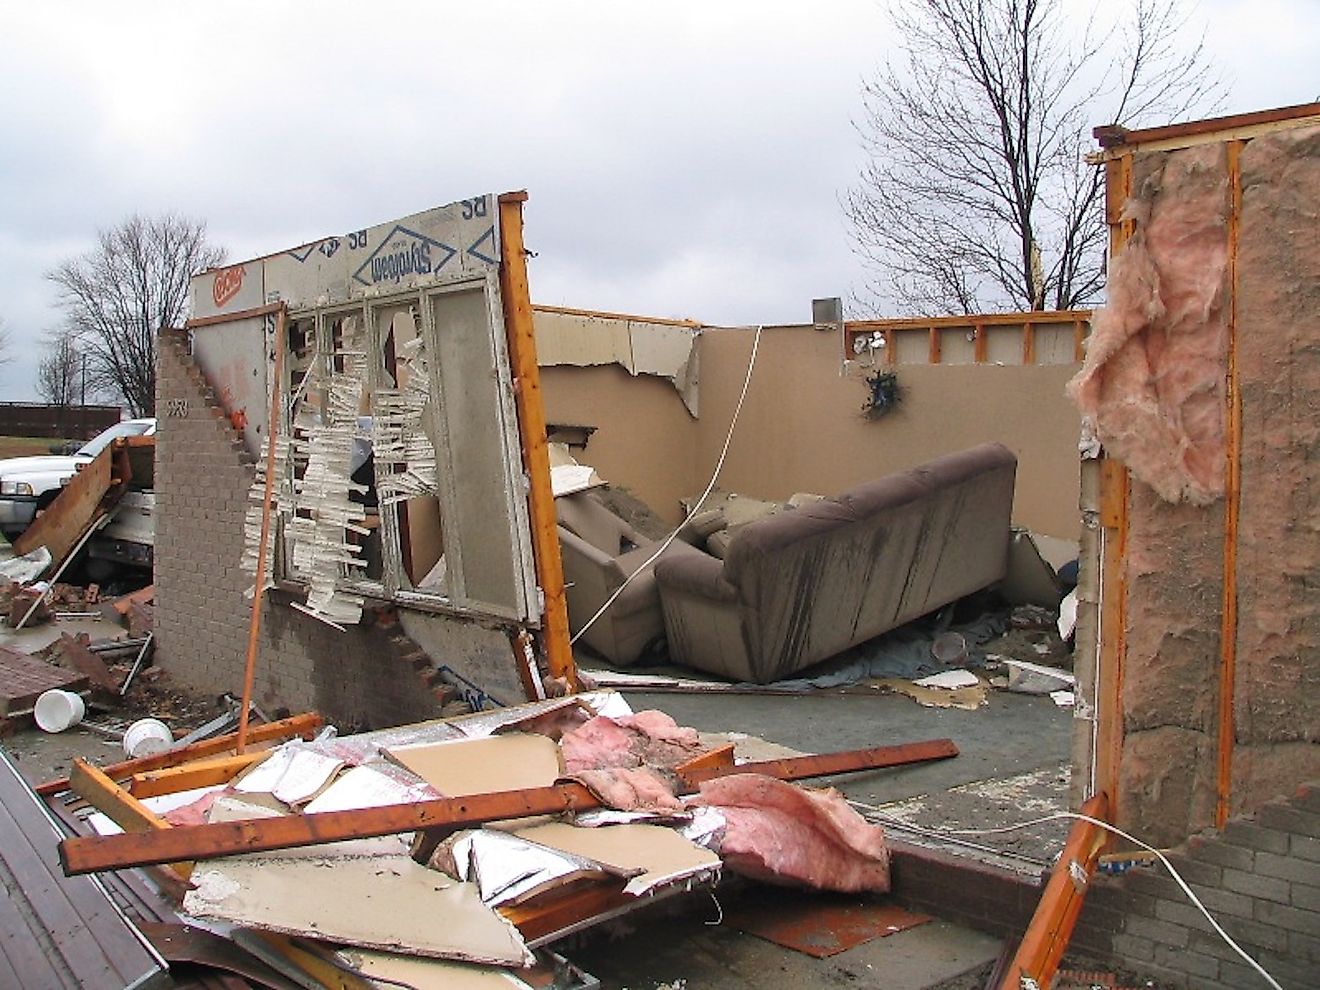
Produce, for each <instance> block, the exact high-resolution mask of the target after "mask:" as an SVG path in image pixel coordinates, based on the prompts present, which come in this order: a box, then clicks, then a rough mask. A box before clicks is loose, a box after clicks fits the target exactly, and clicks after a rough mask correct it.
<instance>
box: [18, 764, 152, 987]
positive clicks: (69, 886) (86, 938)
mask: <svg viewBox="0 0 1320 990" xmlns="http://www.w3.org/2000/svg"><path fill="white" fill-rule="evenodd" d="M59 838H60V834H59V832H58V830H57V828H56V826H55V824H54V822H53V821H52V820H51V819H50V817H49V816H48V815H47V813H46V811H45V809H44V808H43V807H42V806H41V805H40V804H39V802H38V799H37V798H36V796H35V795H34V794H33V793H32V791H31V790H30V789H29V787H28V786H27V784H26V783H24V781H23V779H22V777H20V776H19V773H18V771H17V770H16V769H15V768H14V765H13V764H12V763H11V762H10V761H9V759H8V757H6V756H4V755H3V754H0V860H3V864H0V875H2V876H3V877H4V881H5V883H4V886H5V892H6V905H5V907H4V914H5V919H4V920H5V922H6V928H5V931H6V938H5V953H4V955H5V960H6V963H7V964H8V965H9V966H11V967H14V968H16V969H17V968H19V967H23V970H22V971H19V972H16V973H15V974H14V975H15V980H16V983H15V984H13V985H16V986H25V987H26V986H34V987H35V986H56V987H58V986H65V985H74V986H78V985H81V986H87V987H107V988H114V987H146V986H149V985H151V983H152V982H153V978H154V977H160V978H162V979H165V978H167V977H166V974H165V969H164V967H163V966H162V964H161V961H160V959H159V958H158V957H157V956H156V955H155V953H154V952H152V950H151V949H150V948H149V947H148V945H147V944H146V940H145V938H144V937H142V936H141V934H140V933H139V932H138V931H137V930H136V929H135V928H134V927H133V926H132V924H131V923H130V922H129V921H128V920H127V918H125V917H124V916H123V914H121V913H120V911H119V909H118V908H117V907H116V906H115V905H114V903H113V902H112V901H111V900H110V898H109V896H108V895H107V893H106V892H105V890H104V888H103V887H102V886H101V885H100V884H99V883H98V882H97V881H96V880H94V879H92V878H90V877H66V876H64V874H63V871H62V870H61V868H60V865H59V856H58V853H57V843H58V841H59ZM20 922H21V926H20V927H18V928H17V929H11V928H10V924H11V923H12V924H18V923H20ZM11 931H13V937H12V938H11V937H9V933H10V932H11ZM33 949H39V950H40V951H39V954H38V952H34V951H32V950H33ZM29 967H34V968H29ZM70 977H72V979H73V981H74V982H73V983H72V984H69V982H68V981H69V978H70Z"/></svg>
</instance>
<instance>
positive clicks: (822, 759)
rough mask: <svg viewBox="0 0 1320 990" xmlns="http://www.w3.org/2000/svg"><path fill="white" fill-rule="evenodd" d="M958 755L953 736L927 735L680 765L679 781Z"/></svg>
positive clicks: (802, 773) (808, 772) (840, 769)
mask: <svg viewBox="0 0 1320 990" xmlns="http://www.w3.org/2000/svg"><path fill="white" fill-rule="evenodd" d="M957 755H958V747H957V746H956V745H954V742H953V740H952V739H927V740H924V741H922V742H914V743H900V744H899V745H897V746H876V747H874V748H872V749H850V750H844V751H843V752H840V753H822V754H820V755H818V756H790V757H787V758H785V759H780V760H762V761H760V762H757V763H743V764H739V765H738V766H728V767H722V766H712V767H701V768H696V769H692V770H687V771H684V770H683V769H682V768H681V767H680V768H679V769H678V771H677V773H678V778H679V781H680V782H681V783H682V784H683V785H684V786H686V787H689V788H695V787H696V786H697V785H698V784H700V783H701V782H702V781H703V780H711V779H713V778H715V777H724V776H726V775H728V774H731V773H763V774H765V775H766V776H768V777H778V778H779V779H780V780H802V779H804V778H806V777H828V776H830V775H831V774H836V773H853V772H856V771H858V770H879V769H882V768H884V767H894V766H902V765H904V764H908V763H927V762H929V761H931V760H947V759H949V758H951V757H954V756H957Z"/></svg>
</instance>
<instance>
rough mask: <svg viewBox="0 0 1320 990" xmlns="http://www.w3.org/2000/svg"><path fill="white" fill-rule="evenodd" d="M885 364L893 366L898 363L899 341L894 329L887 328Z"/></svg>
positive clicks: (885, 332)
mask: <svg viewBox="0 0 1320 990" xmlns="http://www.w3.org/2000/svg"><path fill="white" fill-rule="evenodd" d="M884 337H885V364H887V365H889V366H890V367H891V368H892V367H893V366H894V365H896V364H898V342H897V338H896V337H895V335H894V331H893V330H885V331H884Z"/></svg>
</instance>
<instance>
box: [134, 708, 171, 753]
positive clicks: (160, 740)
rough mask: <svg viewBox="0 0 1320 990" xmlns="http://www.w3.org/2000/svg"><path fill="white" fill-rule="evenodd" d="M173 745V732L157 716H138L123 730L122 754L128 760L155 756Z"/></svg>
mask: <svg viewBox="0 0 1320 990" xmlns="http://www.w3.org/2000/svg"><path fill="white" fill-rule="evenodd" d="M173 745H174V733H172V732H171V731H170V727H169V726H168V725H166V724H165V723H164V722H162V721H161V720H160V719H158V718H140V719H138V720H137V721H136V722H134V723H133V724H132V725H130V726H129V727H128V729H127V730H126V731H125V732H124V754H125V755H126V756H127V757H128V758H129V759H130V760H137V759H141V758H142V757H144V756H155V755H156V754H157V753H163V752H165V750H167V749H169V748H170V747H171V746H173Z"/></svg>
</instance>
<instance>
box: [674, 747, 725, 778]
mask: <svg viewBox="0 0 1320 990" xmlns="http://www.w3.org/2000/svg"><path fill="white" fill-rule="evenodd" d="M734 748H735V747H734V744H733V743H728V744H727V745H724V746H719V747H717V748H716V749H712V750H710V751H709V752H706V753H702V754H701V755H700V756H694V757H692V759H690V760H684V761H683V762H682V763H680V764H679V765H678V766H676V767H674V773H676V774H677V775H678V778H679V779H680V780H683V779H684V778H685V776H686V775H687V774H689V773H691V772H693V771H694V770H707V769H709V768H711V767H719V768H721V769H727V768H729V767H732V766H734Z"/></svg>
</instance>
